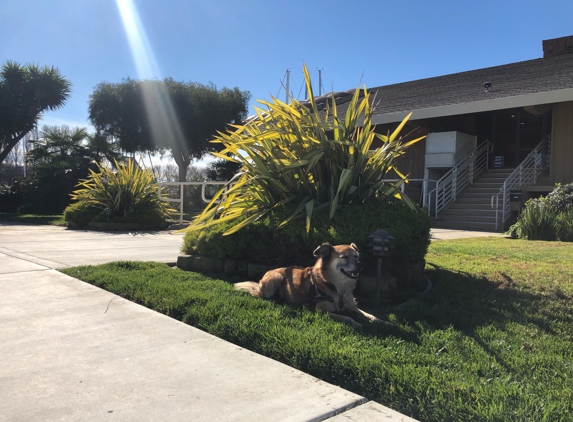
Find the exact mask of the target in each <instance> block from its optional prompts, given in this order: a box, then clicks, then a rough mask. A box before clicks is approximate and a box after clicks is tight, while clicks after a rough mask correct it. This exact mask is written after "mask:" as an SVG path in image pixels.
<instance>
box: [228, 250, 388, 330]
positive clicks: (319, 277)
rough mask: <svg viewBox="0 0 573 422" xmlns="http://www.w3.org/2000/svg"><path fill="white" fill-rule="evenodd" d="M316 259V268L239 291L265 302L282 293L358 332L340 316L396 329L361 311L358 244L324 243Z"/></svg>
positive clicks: (273, 274) (280, 273)
mask: <svg viewBox="0 0 573 422" xmlns="http://www.w3.org/2000/svg"><path fill="white" fill-rule="evenodd" d="M314 256H316V257H317V258H318V259H317V260H316V263H315V264H314V266H313V267H307V268H302V267H286V268H278V269H276V270H271V271H268V272H267V273H266V274H265V275H264V276H263V278H262V279H261V281H259V282H258V283H255V282H254V281H245V282H242V283H237V284H235V288H236V289H239V290H246V291H248V292H249V293H250V294H251V295H252V296H254V297H259V298H263V299H270V298H272V297H273V296H274V295H275V294H276V293H277V292H278V293H279V295H280V296H281V297H282V298H284V299H285V300H286V302H287V303H290V304H297V305H303V304H308V305H311V306H314V307H315V308H316V309H318V310H320V311H322V312H328V314H329V315H330V316H331V318H332V319H335V320H337V321H342V322H345V323H347V324H350V325H351V326H352V327H354V328H360V327H361V326H362V325H361V324H359V323H358V322H356V321H355V320H354V319H352V318H350V317H348V316H344V315H340V314H338V312H340V311H343V310H348V311H354V312H356V313H358V314H360V315H362V316H364V317H366V318H368V319H369V320H370V322H379V323H384V324H388V325H392V324H391V323H389V322H386V321H382V320H381V319H378V318H376V317H375V316H374V315H370V314H369V313H366V312H364V311H363V310H361V309H359V308H358V305H357V303H356V300H355V299H354V295H353V294H352V292H353V290H354V288H355V287H356V280H357V279H358V276H359V273H360V268H361V266H360V254H359V252H358V248H357V246H356V245H355V244H354V243H352V244H350V245H338V246H332V245H331V244H330V243H323V244H322V245H320V246H319V247H318V248H316V249H315V251H314Z"/></svg>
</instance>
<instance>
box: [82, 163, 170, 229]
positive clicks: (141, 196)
mask: <svg viewBox="0 0 573 422" xmlns="http://www.w3.org/2000/svg"><path fill="white" fill-rule="evenodd" d="M96 166H97V171H94V170H90V172H89V174H88V178H87V179H85V180H80V182H79V184H78V185H77V188H78V189H76V190H75V191H73V192H72V194H71V197H72V199H73V200H76V201H87V202H89V203H90V204H92V205H94V206H95V207H97V208H100V209H102V210H104V209H106V208H109V209H110V210H112V212H113V215H114V216H117V217H127V216H129V215H138V214H140V213H143V212H145V211H147V210H149V209H155V208H157V209H158V210H159V211H160V212H161V214H162V215H163V216H164V217H166V218H167V217H169V216H170V215H171V214H172V213H174V212H175V210H174V209H171V208H170V207H169V204H168V203H167V202H164V201H161V200H160V199H159V197H158V183H157V181H156V180H155V176H154V174H153V172H152V171H151V170H146V169H142V168H141V167H139V166H138V165H137V164H136V163H135V161H134V160H127V161H126V162H117V161H115V160H114V166H115V170H112V169H111V168H108V167H105V166H102V165H100V164H98V163H96Z"/></svg>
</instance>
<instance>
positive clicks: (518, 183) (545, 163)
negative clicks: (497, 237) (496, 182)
mask: <svg viewBox="0 0 573 422" xmlns="http://www.w3.org/2000/svg"><path fill="white" fill-rule="evenodd" d="M550 145H551V135H547V136H546V137H545V138H544V139H543V141H541V142H540V143H539V145H537V146H536V147H535V148H534V149H533V150H532V151H531V152H530V153H529V155H528V156H527V157H525V159H524V160H523V161H522V162H521V164H520V165H519V166H518V167H517V168H516V169H515V170H514V171H513V172H512V173H511V174H510V175H509V176H508V177H507V179H505V182H503V186H502V187H501V189H500V190H499V192H498V193H496V194H495V195H493V196H492V197H491V207H492V208H493V209H495V229H496V230H498V229H499V226H500V224H501V225H503V224H504V223H505V220H506V219H507V218H508V217H509V214H510V213H511V210H510V207H509V205H510V204H509V202H510V194H511V191H512V190H513V189H519V190H521V189H522V187H523V186H526V185H534V184H535V183H537V178H538V177H539V175H541V173H543V171H544V170H545V169H547V168H549V148H550ZM500 211H501V216H500Z"/></svg>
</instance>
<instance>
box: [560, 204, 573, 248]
mask: <svg viewBox="0 0 573 422" xmlns="http://www.w3.org/2000/svg"><path fill="white" fill-rule="evenodd" d="M558 222H559V240H561V241H562V242H573V205H569V206H568V207H567V208H566V209H565V212H563V213H561V214H559V217H558Z"/></svg>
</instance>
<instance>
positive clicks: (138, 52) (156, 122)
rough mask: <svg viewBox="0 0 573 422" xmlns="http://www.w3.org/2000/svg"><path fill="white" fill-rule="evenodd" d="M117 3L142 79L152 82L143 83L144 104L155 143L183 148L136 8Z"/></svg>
mask: <svg viewBox="0 0 573 422" xmlns="http://www.w3.org/2000/svg"><path fill="white" fill-rule="evenodd" d="M116 3H117V7H118V9H119V13H120V16H121V19H122V21H123V26H124V29H125V33H126V35H127V39H128V41H129V46H130V48H131V54H132V56H133V61H134V62H135V67H136V69H137V73H138V76H139V79H140V80H148V81H149V83H144V84H142V85H143V101H144V103H145V110H146V114H147V118H148V120H149V125H150V127H151V132H152V136H153V141H154V143H155V145H157V146H161V145H172V146H175V145H178V144H179V145H180V147H184V145H185V141H184V136H183V130H182V129H181V124H180V123H179V121H178V119H177V114H176V113H175V108H174V107H173V103H172V102H171V100H170V98H169V95H168V93H167V90H166V87H165V86H164V85H162V84H158V83H155V81H153V80H154V79H160V78H161V75H160V72H159V66H157V62H156V61H155V57H154V55H153V50H152V49H151V46H150V44H149V42H148V40H147V36H146V34H145V30H144V29H143V25H142V24H141V20H140V18H139V14H138V12H137V8H136V7H135V4H134V2H133V0H116ZM172 150H173V149H172ZM182 150H183V151H185V150H186V148H182Z"/></svg>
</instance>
